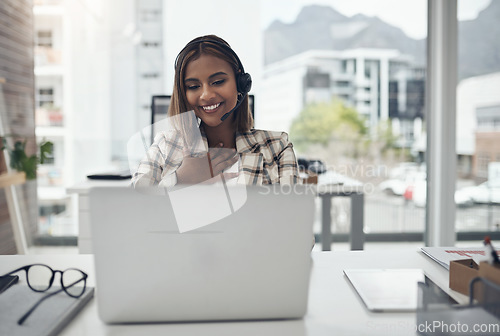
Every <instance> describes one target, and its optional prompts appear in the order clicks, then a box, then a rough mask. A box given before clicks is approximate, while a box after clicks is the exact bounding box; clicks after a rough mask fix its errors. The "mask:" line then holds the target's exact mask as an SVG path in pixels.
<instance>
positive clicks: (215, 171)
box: [176, 143, 239, 184]
mask: <svg viewBox="0 0 500 336" xmlns="http://www.w3.org/2000/svg"><path fill="white" fill-rule="evenodd" d="M222 146H223V144H222V143H221V144H219V146H218V147H216V148H210V149H209V151H208V153H207V155H205V156H202V157H192V156H190V155H186V156H185V157H184V159H183V161H182V164H181V166H180V167H179V168H178V169H177V171H176V174H177V184H198V183H201V182H205V181H207V180H209V179H211V178H212V177H214V176H217V175H219V174H220V173H222V171H223V170H224V169H227V168H229V167H231V166H232V165H234V164H235V163H236V162H238V158H239V155H238V153H237V152H236V150H235V149H232V148H223V147H222Z"/></svg>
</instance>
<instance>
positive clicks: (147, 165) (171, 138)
mask: <svg viewBox="0 0 500 336" xmlns="http://www.w3.org/2000/svg"><path fill="white" fill-rule="evenodd" d="M182 159H183V147H182V141H181V139H180V137H179V135H178V134H177V133H174V132H168V133H167V132H161V133H158V134H157V135H156V136H155V139H154V141H153V144H152V145H151V146H150V147H149V149H148V151H147V152H146V155H145V157H144V158H143V159H142V160H141V162H140V164H139V167H138V168H137V171H136V172H135V173H134V174H133V176H132V185H133V186H134V187H147V186H154V185H160V186H162V187H171V186H174V185H175V184H176V183H177V176H176V174H175V171H176V170H177V168H178V167H179V166H180V165H181V163H182Z"/></svg>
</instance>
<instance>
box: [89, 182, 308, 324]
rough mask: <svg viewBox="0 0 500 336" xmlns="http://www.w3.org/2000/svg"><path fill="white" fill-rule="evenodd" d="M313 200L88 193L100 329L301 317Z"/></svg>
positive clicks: (278, 192) (247, 192)
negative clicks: (111, 325)
mask: <svg viewBox="0 0 500 336" xmlns="http://www.w3.org/2000/svg"><path fill="white" fill-rule="evenodd" d="M186 195H187V196H186ZM314 197H315V195H314V192H313V191H312V190H311V189H306V187H305V186H294V187H286V186H282V187H281V188H280V187H279V186H277V187H265V186H261V187H257V186H231V187H230V186H227V185H224V188H222V189H219V190H214V188H213V187H211V186H198V187H196V190H189V189H188V188H184V189H181V190H177V191H170V192H167V191H166V190H165V189H162V188H145V189H133V188H123V187H96V188H93V189H92V190H91V191H90V193H89V202H90V203H89V204H90V219H91V230H92V239H93V248H94V255H95V271H96V288H97V290H96V297H97V305H98V311H99V316H100V318H101V319H102V320H103V321H104V322H106V323H136V322H180V321H230V320H266V319H297V318H302V317H303V316H304V315H305V313H306V311H307V300H308V288H309V278H310V272H311V265H312V259H311V249H312V237H313V231H312V225H313V220H314V208H315V207H314ZM217 205H220V206H219V207H218V206H217ZM215 208H220V209H218V210H217V211H215V210H214V209H215ZM186 221H194V222H197V223H195V225H191V226H189V225H186ZM181 222H183V223H181ZM201 222H202V225H201V224H200V225H198V224H199V223H201ZM181 231H182V232H181Z"/></svg>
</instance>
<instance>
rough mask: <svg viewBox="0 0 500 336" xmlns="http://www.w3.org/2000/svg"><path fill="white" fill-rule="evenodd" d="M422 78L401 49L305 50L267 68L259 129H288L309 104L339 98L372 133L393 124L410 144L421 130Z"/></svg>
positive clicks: (258, 115) (404, 141)
mask: <svg viewBox="0 0 500 336" xmlns="http://www.w3.org/2000/svg"><path fill="white" fill-rule="evenodd" d="M424 78H425V71H424V70H422V69H420V68H416V67H414V66H413V64H412V60H411V58H410V57H409V56H405V55H402V54H401V53H400V52H399V51H397V50H388V49H352V50H343V51H333V50H332V51H330V50H311V51H307V52H304V53H301V54H299V55H296V56H292V57H289V58H287V59H284V60H282V61H279V62H276V63H274V64H271V65H269V66H267V67H266V68H265V70H264V79H263V90H262V96H261V102H262V108H261V110H260V111H259V112H260V114H257V121H258V126H259V127H262V128H270V129H284V130H285V131H289V129H290V126H291V123H292V121H293V119H294V118H295V117H297V116H298V115H299V113H300V111H301V110H302V109H303V107H304V106H305V105H307V104H309V103H314V102H328V101H330V100H331V99H332V98H334V97H337V98H339V99H341V100H342V101H344V102H345V103H346V104H347V105H349V106H352V107H354V108H355V109H356V110H357V111H358V112H359V113H360V114H361V115H362V116H364V117H365V118H366V121H367V126H368V127H369V129H370V131H371V132H372V135H373V134H374V132H375V130H376V127H377V125H378V123H379V122H380V121H388V120H391V122H392V123H393V128H394V129H395V130H396V132H399V133H398V134H401V135H402V138H401V139H402V140H401V141H400V143H401V145H405V146H408V144H409V143H410V142H411V141H412V140H413V137H414V136H415V134H418V132H419V131H420V128H418V129H417V130H415V129H414V125H415V124H414V120H416V119H419V120H421V119H422V118H423V108H424V106H423V101H424ZM421 124H422V123H421V122H420V123H418V124H417V125H420V126H421Z"/></svg>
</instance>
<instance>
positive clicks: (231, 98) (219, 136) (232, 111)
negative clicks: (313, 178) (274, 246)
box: [132, 35, 299, 187]
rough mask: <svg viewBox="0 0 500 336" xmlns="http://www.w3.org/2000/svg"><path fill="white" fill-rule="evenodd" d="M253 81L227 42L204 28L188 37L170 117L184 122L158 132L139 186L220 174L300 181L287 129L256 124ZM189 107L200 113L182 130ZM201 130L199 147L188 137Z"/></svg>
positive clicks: (136, 179)
mask: <svg viewBox="0 0 500 336" xmlns="http://www.w3.org/2000/svg"><path fill="white" fill-rule="evenodd" d="M251 84H252V81H251V77H250V75H249V74H247V73H245V71H244V69H243V65H242V64H241V61H240V60H239V58H238V56H237V55H236V53H235V52H234V51H233V50H232V49H231V47H230V46H229V44H228V43H227V42H226V41H224V40H223V39H221V38H219V37H217V36H215V35H207V36H202V37H198V38H195V39H194V40H192V41H191V42H189V43H188V44H187V45H186V46H185V47H184V48H183V49H182V50H181V52H180V53H179V55H178V56H177V59H176V62H175V83H174V88H173V93H172V99H171V105H170V108H169V117H170V118H171V119H172V120H174V119H175V120H179V117H182V119H183V121H182V122H181V123H180V124H181V126H178V127H177V128H176V129H177V130H176V131H164V132H160V133H158V134H157V135H156V137H155V140H154V142H153V144H152V145H151V147H150V148H149V150H148V153H147V158H148V159H145V160H143V161H142V162H141V163H140V165H139V167H138V170H137V172H136V173H135V174H134V176H133V177H132V183H133V184H134V186H149V185H160V186H165V187H172V186H174V185H176V184H179V185H183V184H197V183H202V182H205V183H210V182H209V181H213V180H215V178H217V177H221V174H223V175H222V177H224V178H226V179H227V178H237V182H239V183H246V184H275V183H281V184H293V183H297V182H298V180H299V178H298V169H297V160H296V157H295V153H294V151H293V146H292V144H291V143H290V142H289V141H288V135H287V134H286V133H284V132H271V131H264V130H256V129H253V128H252V127H253V119H252V115H251V112H250V109H249V107H248V95H247V94H248V92H249V91H250V87H251ZM186 111H194V115H195V116H196V118H197V119H198V124H196V123H195V124H194V125H195V126H194V128H196V130H195V131H193V129H188V130H186V129H185V128H186V124H189V122H186V120H189V114H186V113H184V112H186ZM184 116H187V117H186V118H184ZM176 118H177V119H176ZM198 127H199V128H198ZM191 128H193V127H191ZM196 132H198V133H199V134H201V139H202V140H203V144H202V145H203V146H202V147H203V148H204V150H202V151H199V150H197V149H196V148H193V147H196V145H192V144H188V143H190V141H186V138H195V137H192V136H189V134H191V135H192V134H193V133H196ZM200 153H202V154H200ZM214 177H215V178H214ZM207 181H208V182H207Z"/></svg>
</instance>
